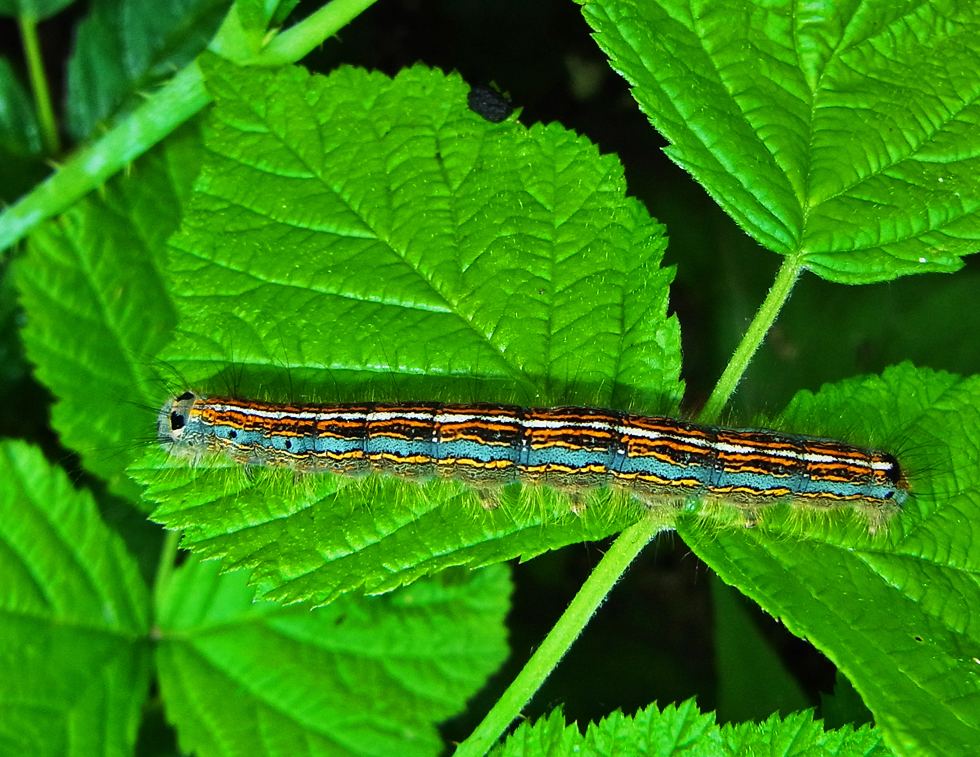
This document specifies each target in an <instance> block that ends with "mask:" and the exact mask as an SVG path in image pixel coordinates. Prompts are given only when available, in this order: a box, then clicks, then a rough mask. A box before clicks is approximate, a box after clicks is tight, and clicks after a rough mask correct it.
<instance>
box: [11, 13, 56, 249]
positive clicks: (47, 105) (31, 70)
mask: <svg viewBox="0 0 980 757" xmlns="http://www.w3.org/2000/svg"><path fill="white" fill-rule="evenodd" d="M19 24H20V37H21V40H23V43H24V55H25V57H26V58H27V71H28V76H29V77H30V80H31V91H32V92H33V93H34V107H35V108H36V109H37V120H38V123H39V125H40V127H41V139H42V140H43V142H44V151H45V153H46V154H47V155H57V154H59V153H60V152H61V142H60V141H59V139H58V125H57V124H56V123H55V120H54V108H52V107H51V93H50V92H49V91H48V80H47V77H45V75H44V61H43V60H42V58H41V44H40V42H39V41H38V38H37V19H36V18H34V17H33V16H29V15H27V14H23V13H22V14H21V15H20V18H19ZM0 249H2V248H0Z"/></svg>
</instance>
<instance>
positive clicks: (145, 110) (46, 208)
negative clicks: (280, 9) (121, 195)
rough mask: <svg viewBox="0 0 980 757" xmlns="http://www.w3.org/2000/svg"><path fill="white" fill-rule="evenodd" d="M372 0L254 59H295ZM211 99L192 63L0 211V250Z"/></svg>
mask: <svg viewBox="0 0 980 757" xmlns="http://www.w3.org/2000/svg"><path fill="white" fill-rule="evenodd" d="M373 2H375V0H333V2H331V3H329V4H328V5H326V6H325V7H324V8H321V9H320V10H319V11H317V12H316V13H314V14H313V15H312V16H310V17H309V18H306V19H304V20H303V21H301V22H300V23H298V24H296V26H294V27H292V28H290V29H288V30H287V31H285V32H283V33H282V34H281V35H279V37H282V38H283V41H282V42H279V41H278V40H279V37H277V38H276V39H274V40H272V42H270V43H269V45H268V46H267V47H266V49H265V50H264V51H263V52H262V53H261V54H260V55H259V56H257V57H256V58H253V59H251V60H250V61H249V64H250V65H279V64H283V63H291V62H295V61H297V60H299V59H300V58H302V57H303V56H304V55H305V54H306V53H308V52H309V51H310V50H312V49H313V48H315V47H316V46H317V45H318V44H320V43H322V42H323V41H324V40H325V39H327V38H328V37H330V36H332V35H334V34H336V33H337V32H338V31H340V29H341V28H343V26H344V25H345V24H347V23H348V22H350V20H351V19H353V18H354V17H355V16H356V15H357V14H358V13H360V12H361V11H362V10H364V8H366V7H368V6H369V5H371V4H372V3H373ZM243 57H245V56H243ZM236 59H237V58H236ZM209 102H211V95H210V94H209V93H208V91H207V90H206V89H205V87H204V80H203V77H202V75H201V71H200V69H198V67H197V64H196V63H191V64H189V65H188V66H187V67H186V68H184V69H183V70H182V71H181V72H180V73H178V74H177V75H176V76H175V77H174V78H173V79H171V80H170V82H169V83H168V84H167V85H166V86H164V87H163V88H162V89H161V90H160V91H159V92H157V93H156V94H155V95H153V96H152V97H150V98H149V99H148V100H147V101H146V102H145V103H144V104H143V105H142V106H140V107H139V108H137V109H136V110H135V111H134V112H133V113H132V114H131V115H130V116H129V117H128V118H126V119H125V120H123V121H122V122H121V123H120V124H119V125H118V126H116V127H115V128H113V129H112V130H111V131H109V132H107V133H106V134H105V135H104V136H103V137H102V138H101V139H99V140H98V141H97V142H96V143H95V144H93V145H91V146H90V147H87V148H85V149H83V150H80V151H79V152H78V153H76V154H75V155H74V156H73V157H72V158H71V160H69V161H68V162H67V163H65V165H64V166H62V167H61V169H60V170H58V171H57V173H55V174H54V175H53V176H51V177H50V178H49V179H47V181H45V182H44V183H42V184H40V185H38V186H37V187H35V188H34V190H33V191H31V193H30V194H28V195H26V196H24V197H22V198H21V199H20V200H18V201H17V202H16V203H15V204H13V205H11V206H10V207H8V208H6V209H5V210H4V211H3V213H2V214H0V251H2V250H4V249H6V248H7V247H9V246H10V245H12V244H14V243H15V242H17V241H18V240H20V239H22V238H23V237H25V236H26V235H27V234H28V232H30V230H31V229H33V228H34V227H35V226H37V225H38V224H39V223H41V222H42V221H44V220H45V219H47V218H51V217H52V216H54V215H56V214H58V213H61V212H62V211H64V210H65V209H66V208H68V207H69V206H71V205H72V204H74V203H75V202H76V201H77V200H79V199H81V198H82V197H83V196H84V195H86V194H87V193H88V192H90V191H91V190H92V189H94V188H95V187H97V186H99V185H100V184H102V183H104V182H105V181H106V180H107V179H108V178H109V177H110V176H112V175H113V174H114V173H116V172H117V171H118V170H119V169H120V168H122V167H123V166H125V165H126V164H128V163H130V162H131V161H133V160H135V159H136V158H137V157H139V156H140V155H142V154H143V153H144V152H146V151H147V150H149V149H150V148H151V147H153V145H155V144H156V143H157V142H159V141H160V140H162V139H163V138H164V137H166V136H167V135H168V134H170V132H172V131H173V130H174V129H176V128H177V127H178V126H180V125H181V124H182V123H184V122H185V121H187V120H188V119H189V118H191V116H193V115H194V114H196V113H197V112H198V111H199V110H201V109H202V108H203V107H204V106H205V105H207V104H208V103H209Z"/></svg>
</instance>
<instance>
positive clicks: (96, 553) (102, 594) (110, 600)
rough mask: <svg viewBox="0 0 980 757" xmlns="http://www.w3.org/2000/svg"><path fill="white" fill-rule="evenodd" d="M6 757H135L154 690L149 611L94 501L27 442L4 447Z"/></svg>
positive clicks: (0, 519)
mask: <svg viewBox="0 0 980 757" xmlns="http://www.w3.org/2000/svg"><path fill="white" fill-rule="evenodd" d="M0 575H2V576H3V582H2V584H0V670H2V671H3V674H2V675H0V709H2V711H3V717H2V718H0V744H2V745H3V746H2V748H0V749H2V751H3V753H4V754H11V755H13V754H18V755H21V754H23V755H27V754H30V755H37V756H39V757H40V756H42V755H51V757H62V756H63V755H77V757H85V756H87V755H92V754H103V755H117V756H118V757H123V755H127V754H131V753H132V749H133V746H134V744H135V741H136V728H137V725H138V724H139V717H140V709H141V706H142V704H143V700H144V698H145V696H146V693H147V689H148V687H149V677H150V650H149V647H148V646H146V645H145V644H144V643H143V639H144V638H145V636H146V634H147V633H148V632H149V626H150V623H149V613H150V602H149V596H148V593H147V590H146V586H145V585H144V584H143V581H142V579H141V578H140V576H139V572H138V570H137V568H136V564H135V562H134V561H133V559H132V558H131V557H130V556H129V554H127V552H126V549H125V547H124V546H123V543H122V540H121V539H119V537H118V536H116V535H115V534H113V533H112V532H111V531H110V530H109V529H108V528H106V527H105V525H104V524H103V523H102V521H101V520H100V519H99V515H98V511H97V510H96V507H95V503H94V502H93V501H92V498H91V496H90V495H89V494H88V493H87V492H84V491H76V490H75V489H74V488H73V487H72V485H71V483H70V482H69V481H68V478H67V477H66V476H65V474H64V473H63V472H62V471H61V470H60V469H57V468H53V467H52V466H51V465H50V464H49V463H48V462H47V461H46V460H45V459H44V457H43V456H42V455H41V452H40V451H39V450H37V449H34V448H32V447H30V446H28V445H27V444H24V443H23V442H9V441H8V442H3V443H0Z"/></svg>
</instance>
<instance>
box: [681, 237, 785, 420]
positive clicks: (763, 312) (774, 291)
mask: <svg viewBox="0 0 980 757" xmlns="http://www.w3.org/2000/svg"><path fill="white" fill-rule="evenodd" d="M802 270H803V264H802V262H801V260H800V258H798V257H796V256H787V257H786V258H785V259H784V260H783V264H782V266H781V267H780V269H779V273H777V274H776V280H775V281H774V282H773V285H772V288H771V289H770V290H769V294H768V295H766V299H765V301H764V302H763V303H762V306H761V307H760V308H759V311H758V312H757V313H756V314H755V318H753V319H752V323H751V324H749V328H748V330H746V332H745V336H743V337H742V341H741V342H740V343H739V345H738V348H737V349H736V350H735V353H734V354H733V355H732V359H731V360H729V361H728V365H727V366H726V367H725V370H724V372H723V373H722V374H721V378H720V379H718V383H717V384H715V388H714V390H713V391H712V392H711V396H710V397H708V401H707V402H706V403H705V405H704V407H703V408H702V409H701V412H700V413H699V414H698V420H699V421H700V422H701V423H714V422H715V421H717V420H718V416H719V415H720V414H721V411H722V408H724V407H725V405H726V404H727V403H728V399H729V398H730V397H731V396H732V393H733V392H734V391H735V387H736V386H738V382H739V381H741V380H742V376H743V375H744V374H745V369H746V368H748V367H749V361H751V360H752V356H753V355H755V353H756V350H758V349H759V345H761V344H762V340H763V339H765V338H766V334H768V333H769V329H770V328H772V324H773V323H774V322H775V320H776V316H778V315H779V311H780V310H781V309H782V307H783V305H784V304H786V300H788V299H789V295H790V293H791V292H792V291H793V285H794V284H795V283H796V280H797V278H799V276H800V273H801V272H802Z"/></svg>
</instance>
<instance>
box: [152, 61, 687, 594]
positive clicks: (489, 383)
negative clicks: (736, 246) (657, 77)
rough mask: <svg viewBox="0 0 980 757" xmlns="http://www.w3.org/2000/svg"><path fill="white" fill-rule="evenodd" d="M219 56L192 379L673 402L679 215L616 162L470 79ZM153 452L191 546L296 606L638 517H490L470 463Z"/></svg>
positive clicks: (185, 333)
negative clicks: (666, 266) (511, 117)
mask: <svg viewBox="0 0 980 757" xmlns="http://www.w3.org/2000/svg"><path fill="white" fill-rule="evenodd" d="M204 67H205V69H206V70H207V74H208V86H209V87H210V88H211V89H212V91H213V93H214V96H215V100H216V107H215V109H214V111H213V113H212V116H211V118H210V120H209V128H208V136H207V147H208V157H207V159H206V162H205V167H204V168H203V169H202V174H201V177H200V179H199V181H198V183H197V186H196V191H195V194H194V198H193V200H192V202H191V204H190V206H189V208H188V212H187V214H186V216H185V218H184V224H183V227H182V230H181V232H180V233H179V234H177V235H176V236H175V237H174V238H173V239H172V240H171V243H172V245H173V248H174V251H173V254H172V255H171V258H170V263H169V266H168V271H169V275H170V282H169V287H170V289H171V291H172V292H173V293H174V295H175V297H176V302H177V306H178V309H179V311H180V327H179V331H178V335H177V338H176V340H175V342H174V344H173V345H172V346H171V347H170V348H169V349H168V350H167V352H166V354H165V355H164V356H163V357H164V359H166V360H167V361H168V362H169V363H170V364H171V365H172V366H173V367H174V371H175V374H176V375H179V376H181V377H182V379H183V381H184V382H186V383H185V384H184V385H182V386H179V387H175V390H176V391H183V390H184V389H186V388H187V387H188V386H191V387H194V388H197V389H200V390H204V391H211V392H212V393H214V392H228V391H235V392H237V393H239V394H242V395H245V396H249V394H252V395H253V396H259V397H263V396H264V397H269V396H276V395H278V396H279V397H280V398H282V399H287V398H288V399H304V398H306V399H309V398H316V399H319V400H321V401H329V400H345V399H346V400H351V399H364V398H365V397H378V396H383V397H386V398H388V399H401V400H410V399H442V400H451V399H456V400H483V401H508V400H509V401H515V400H516V401H518V402H521V403H522V404H528V405H533V404H540V405H551V404H561V403H563V402H565V403H569V402H577V403H587V404H599V405H611V406H620V407H629V406H640V407H645V408H651V407H656V406H662V404H663V403H665V402H666V403H667V404H668V405H669V404H671V403H673V402H676V398H677V397H678V395H679V390H680V386H679V384H678V382H677V373H678V368H679V343H678V341H679V340H678V333H677V325H676V322H675V321H674V320H673V319H668V318H667V317H666V312H665V310H666V297H667V287H668V285H669V282H670V278H671V272H670V271H665V270H660V269H659V268H657V264H658V263H659V260H660V256H661V254H662V252H663V239H662V237H661V234H662V227H660V226H659V225H658V224H656V222H654V221H653V220H651V219H650V218H649V216H648V215H647V214H646V212H645V211H644V210H643V208H642V207H641V206H640V205H639V204H638V203H637V202H636V201H634V200H632V199H629V198H626V197H625V196H624V192H625V186H624V182H623V176H622V168H621V166H620V165H619V163H618V162H617V161H615V160H614V159H612V158H609V157H601V156H599V154H598V152H597V150H596V149H595V147H594V146H592V145H591V144H589V143H588V142H586V141H585V140H583V139H581V138H579V137H577V136H575V135H574V134H571V133H569V132H567V131H565V130H564V129H561V128H558V127H554V126H549V127H545V126H536V127H533V128H531V129H526V128H525V127H523V126H521V125H519V124H517V123H503V124H490V123H489V122H487V121H485V120H484V119H482V118H480V117H479V116H477V115H476V114H474V113H472V112H471V111H469V110H468V108H467V106H466V94H467V91H468V89H467V87H466V86H465V85H464V84H463V82H462V81H461V80H460V78H459V77H458V76H456V75H453V76H448V77H447V76H444V75H442V74H441V73H439V72H435V71H431V70H428V69H425V68H421V67H418V68H414V69H410V70H407V71H404V72H402V73H401V74H400V75H399V76H398V77H397V78H396V79H395V80H391V79H388V78H387V77H384V76H382V75H380V74H369V73H366V72H364V71H359V70H355V69H349V68H344V69H340V70H339V71H337V72H335V73H334V74H332V75H331V76H330V77H326V78H325V77H320V76H310V75H309V74H307V73H306V72H304V71H302V70H301V69H298V68H294V69H286V70H283V71H279V72H274V73H273V72H267V71H255V70H249V71H242V70H240V69H236V68H233V67H230V66H228V65H227V64H220V63H217V62H214V61H212V62H210V63H208V62H206V63H205V64H204ZM515 158H516V159H515ZM223 369H224V370H223ZM162 400H163V398H162V397H161V398H160V401H161V402H162ZM161 458H162V459H161ZM175 467H176V468H177V470H173V468H175ZM133 472H134V473H135V474H136V475H137V476H138V478H139V479H140V480H141V481H142V482H143V483H146V484H148V485H150V489H149V491H148V495H149V496H150V497H151V498H153V499H156V500H158V501H160V502H161V506H160V507H159V508H158V509H157V510H156V512H155V513H154V518H155V519H157V520H159V521H160V522H163V523H164V524H165V525H167V526H168V527H169V528H180V529H182V530H184V532H185V542H184V543H185V545H186V546H189V547H192V548H193V549H195V550H200V551H202V552H203V554H206V555H208V556H225V557H227V558H228V559H229V561H230V562H231V563H232V564H235V565H238V566H248V567H253V568H256V580H260V581H262V582H263V583H265V584H267V585H270V586H272V587H279V588H278V589H276V591H275V592H274V593H273V594H272V596H275V597H278V598H283V599H292V600H296V599H303V598H313V599H315V600H316V601H318V602H324V601H328V600H329V599H331V598H333V597H335V596H337V594H339V593H341V592H343V591H348V590H350V589H352V588H356V587H359V586H363V587H364V588H366V589H367V590H369V591H375V592H380V591H385V590H388V589H391V588H393V587H395V586H398V585H399V584H402V583H405V582H408V581H411V580H414V579H415V578H417V577H419V576H421V575H425V574H427V573H431V572H433V571H436V570H439V569H442V568H445V567H448V566H450V565H474V566H475V565H482V564H486V563H490V562H496V561H499V560H502V559H508V558H510V557H516V556H522V557H524V558H528V557H531V556H533V555H536V554H540V553H541V552H543V551H545V550H547V549H551V548H554V547H557V546H560V545H564V544H567V543H570V542H575V541H581V540H583V539H595V538H599V537H601V536H605V535H608V534H610V533H614V532H615V531H617V530H620V529H621V528H622V527H623V526H624V525H625V524H628V523H630V522H633V521H634V520H635V519H636V518H637V517H638V516H639V511H638V509H637V508H636V507H633V506H630V505H629V504H628V503H626V502H624V501H623V499H624V498H620V499H619V500H618V504H613V505H608V506H607V505H605V504H603V503H602V502H596V503H595V504H594V506H593V507H591V508H590V509H589V510H588V511H587V512H586V514H585V516H583V517H579V516H576V515H573V514H572V513H571V512H570V510H569V507H568V503H567V502H566V501H563V500H562V498H560V497H558V496H556V495H555V494H554V492H545V493H541V494H540V496H523V495H519V494H518V493H517V492H513V493H512V496H510V495H508V498H507V500H506V504H505V506H504V507H501V508H500V509H498V510H495V511H492V512H486V511H484V510H483V509H482V508H481V507H480V505H479V504H478V503H477V501H476V499H475V497H474V496H473V495H472V494H471V493H468V492H466V491H464V490H462V489H461V487H460V486H458V485H455V484H452V483H441V482H433V483H431V484H429V485H427V486H426V487H424V488H420V487H417V486H415V485H412V484H405V483H401V482H394V481H391V480H387V481H381V482H376V481H374V480H373V479H372V480H368V481H367V482H366V483H363V484H361V485H348V484H351V482H350V481H349V480H343V479H338V478H336V477H312V478H313V479H315V480H312V481H307V482H302V483H301V485H300V486H293V485H292V479H291V478H290V477H288V476H287V477H278V478H277V477H275V476H273V477H271V478H270V477H258V478H257V480H256V481H254V482H253V481H250V480H248V479H247V478H246V477H244V476H243V475H242V473H241V472H240V471H238V470H237V469H234V468H226V469H225V470H221V469H202V468H189V467H187V465H186V464H185V463H184V462H183V461H179V460H178V461H171V460H167V459H166V456H165V454H164V453H162V452H161V453H159V454H151V455H149V456H148V457H147V458H146V459H145V460H144V461H142V462H141V464H140V468H139V469H135V468H134V469H133Z"/></svg>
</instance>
